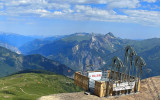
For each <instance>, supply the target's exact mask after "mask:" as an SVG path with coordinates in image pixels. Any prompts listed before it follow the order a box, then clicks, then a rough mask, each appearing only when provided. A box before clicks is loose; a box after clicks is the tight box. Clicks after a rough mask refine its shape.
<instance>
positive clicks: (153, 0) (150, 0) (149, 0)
mask: <svg viewBox="0 0 160 100" xmlns="http://www.w3.org/2000/svg"><path fill="white" fill-rule="evenodd" d="M143 1H145V2H149V3H154V2H156V1H157V0H143Z"/></svg>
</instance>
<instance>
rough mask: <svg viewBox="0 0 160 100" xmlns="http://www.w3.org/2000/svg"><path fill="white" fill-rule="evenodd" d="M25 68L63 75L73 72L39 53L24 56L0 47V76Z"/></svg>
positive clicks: (70, 74)
mask: <svg viewBox="0 0 160 100" xmlns="http://www.w3.org/2000/svg"><path fill="white" fill-rule="evenodd" d="M27 69H35V70H36V69H41V70H48V71H51V72H55V73H57V74H61V75H65V76H72V75H73V73H74V71H73V70H72V69H70V68H69V67H67V66H65V65H63V64H60V63H59V62H57V61H53V60H50V59H48V58H45V57H43V56H41V55H38V54H34V55H26V56H24V55H20V54H17V53H15V52H12V51H10V50H8V49H6V48H4V47H0V77H3V76H7V75H10V74H13V73H16V72H18V71H22V70H27ZM68 70H69V72H68Z"/></svg>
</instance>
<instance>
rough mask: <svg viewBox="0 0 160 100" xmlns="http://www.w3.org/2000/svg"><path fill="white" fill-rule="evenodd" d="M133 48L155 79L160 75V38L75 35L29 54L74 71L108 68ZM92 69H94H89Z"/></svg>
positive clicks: (109, 34) (90, 34) (91, 34)
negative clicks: (117, 58) (134, 38)
mask: <svg viewBox="0 0 160 100" xmlns="http://www.w3.org/2000/svg"><path fill="white" fill-rule="evenodd" d="M127 45H131V46H132V47H133V48H135V50H136V52H137V54H138V55H140V56H142V57H143V58H144V59H145V61H146V63H147V68H149V69H151V70H152V72H151V76H156V75H160V73H159V71H160V67H159V65H160V48H159V47H160V39H159V38H152V39H146V40H130V39H121V38H118V37H116V36H114V35H113V34H112V33H111V32H109V33H107V34H104V35H103V34H94V33H75V34H72V35H69V36H66V37H63V38H61V39H59V40H56V41H53V42H51V43H47V44H45V45H43V46H41V47H40V48H38V49H37V50H31V51H30V52H28V54H41V55H43V56H45V57H47V58H49V59H52V60H56V61H59V62H60V63H62V64H65V65H67V66H68V67H70V68H72V69H74V70H98V69H102V70H104V68H105V69H108V68H110V67H111V66H110V65H111V60H112V57H114V56H119V57H120V58H121V59H123V57H124V48H125V47H126V46H127ZM86 66H91V67H86Z"/></svg>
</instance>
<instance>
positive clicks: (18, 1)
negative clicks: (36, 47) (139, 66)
mask: <svg viewBox="0 0 160 100" xmlns="http://www.w3.org/2000/svg"><path fill="white" fill-rule="evenodd" d="M1 1H2V3H0V8H1V9H3V6H5V10H2V11H1V10H0V15H8V16H33V15H35V16H39V17H50V18H55V17H58V18H63V19H64V18H65V19H71V20H95V21H106V22H129V23H140V24H146V23H147V24H148V23H156V24H160V22H159V21H158V19H159V18H160V15H159V12H158V11H147V10H136V8H137V7H139V6H140V0H1ZM143 1H147V2H156V0H143ZM91 4H95V5H98V6H99V5H101V4H103V5H105V6H106V8H101V7H96V6H94V7H93V6H91ZM1 6H2V7H1ZM114 8H116V9H118V10H119V11H121V12H122V14H120V13H119V12H116V11H114V10H113V9H114ZM123 8H125V10H122V9H123ZM133 9H135V10H133Z"/></svg>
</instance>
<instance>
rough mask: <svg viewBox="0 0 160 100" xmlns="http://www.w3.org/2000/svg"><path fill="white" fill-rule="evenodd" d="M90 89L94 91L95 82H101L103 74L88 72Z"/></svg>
mask: <svg viewBox="0 0 160 100" xmlns="http://www.w3.org/2000/svg"><path fill="white" fill-rule="evenodd" d="M88 77H89V88H90V89H94V87H95V80H101V77H102V72H88Z"/></svg>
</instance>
